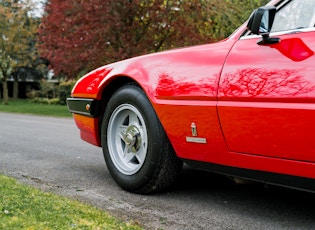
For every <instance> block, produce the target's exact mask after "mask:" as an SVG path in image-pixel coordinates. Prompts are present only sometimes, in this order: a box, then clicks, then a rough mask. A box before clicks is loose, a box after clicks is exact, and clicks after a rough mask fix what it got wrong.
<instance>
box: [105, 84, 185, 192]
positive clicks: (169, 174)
mask: <svg viewBox="0 0 315 230" xmlns="http://www.w3.org/2000/svg"><path fill="white" fill-rule="evenodd" d="M101 133H102V146H103V153H104V158H105V162H106V165H107V168H108V170H109V172H110V174H111V175H112V177H113V179H114V180H115V182H116V183H117V184H118V185H119V186H120V187H121V188H123V189H124V190H127V191H129V192H133V193H139V194H149V193H153V192H158V191H162V190H165V189H167V188H169V187H170V186H171V185H172V184H173V183H174V182H175V180H176V179H177V177H178V176H179V174H180V172H181V168H182V162H181V161H180V160H179V159H178V158H177V157H176V155H175V153H174V150H173V148H172V146H171V144H170V142H169V140H168V138H167V136H166V134H165V132H164V129H163V128H162V125H161V123H160V121H159V119H158V118H157V115H156V113H155V111H154V109H153V107H152V105H151V103H150V101H149V100H148V98H147V97H146V95H145V93H144V92H143V91H142V90H141V89H140V88H139V87H138V86H136V85H134V84H128V85H125V86H123V87H121V88H120V89H119V90H117V91H116V92H115V93H114V94H113V96H112V97H111V98H110V100H109V102H108V104H107V106H106V108H105V113H104V117H103V123H102V127H101Z"/></svg>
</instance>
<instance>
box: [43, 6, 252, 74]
mask: <svg viewBox="0 0 315 230" xmlns="http://www.w3.org/2000/svg"><path fill="white" fill-rule="evenodd" d="M257 1H258V0H257ZM235 6H237V4H234V1H222V0H214V1H204V0H200V1H188V0H183V1H175V0H128V1H127V0H123V1H117V0H67V1H63V0H50V1H49V2H48V3H47V5H46V8H45V15H44V17H43V19H42V24H41V26H40V28H39V43H38V45H39V49H40V52H41V56H42V57H43V58H45V59H48V60H49V62H50V64H51V67H52V68H53V69H54V72H55V74H56V75H59V76H63V77H65V78H76V77H78V76H80V75H82V74H84V73H86V72H87V71H90V70H92V69H94V68H96V67H99V66H101V65H104V64H106V63H110V62H113V61H117V60H121V59H125V58H129V57H132V56H136V55H140V54H144V53H150V52H156V51H160V50H164V49H170V48H174V47H181V46H187V45H195V44H201V43H206V42H207V43H209V42H211V41H213V40H218V39H220V38H222V37H223V36H225V35H226V34H224V33H222V31H221V30H220V29H219V28H220V27H219V26H220V20H221V19H222V18H223V17H222V16H220V15H222V13H227V14H228V15H230V17H226V18H227V19H224V20H225V21H228V22H230V25H232V26H233V25H234V27H233V28H232V29H235V28H236V27H237V26H238V25H239V24H238V25H235V22H239V21H240V20H235V19H236V17H237V15H240V14H239V12H240V9H238V8H236V7H235Z"/></svg>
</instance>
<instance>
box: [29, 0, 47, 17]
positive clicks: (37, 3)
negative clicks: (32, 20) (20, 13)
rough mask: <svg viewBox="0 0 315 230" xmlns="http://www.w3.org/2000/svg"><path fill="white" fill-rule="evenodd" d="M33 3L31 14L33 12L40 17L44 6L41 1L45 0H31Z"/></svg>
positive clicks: (44, 0)
mask: <svg viewBox="0 0 315 230" xmlns="http://www.w3.org/2000/svg"><path fill="white" fill-rule="evenodd" d="M31 1H32V2H33V3H34V5H35V8H34V9H33V11H32V14H34V15H35V16H36V17H40V16H42V14H43V8H44V4H43V2H46V0H31Z"/></svg>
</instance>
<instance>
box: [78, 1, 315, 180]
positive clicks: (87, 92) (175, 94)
mask: <svg viewBox="0 0 315 230" xmlns="http://www.w3.org/2000/svg"><path fill="white" fill-rule="evenodd" d="M277 2H279V1H272V2H270V3H269V4H270V5H274V4H276V3H277ZM245 30H246V26H245V25H243V26H241V27H240V28H239V29H238V30H237V31H236V32H235V33H234V34H233V35H231V36H230V37H229V38H228V39H226V40H224V41H222V42H219V43H215V44H208V45H201V46H195V47H189V48H183V49H177V50H171V51H166V52H161V53H156V54H150V55H145V56H141V57H137V58H132V59H128V60H125V61H121V62H118V63H114V64H110V65H106V66H104V67H101V68H99V69H97V70H95V71H93V72H91V73H89V74H87V75H86V76H85V77H83V78H82V79H80V81H78V83H77V84H76V86H75V87H74V89H73V91H72V97H74V98H90V99H97V100H102V96H103V92H104V90H105V91H106V90H107V86H108V85H110V83H111V82H112V81H114V80H116V79H119V78H121V77H124V78H129V79H130V80H132V81H135V82H137V83H138V84H139V85H140V86H141V88H142V89H143V90H144V92H145V93H146V95H147V97H148V98H149V100H150V101H151V103H152V106H153V107H154V109H155V111H156V113H157V116H158V118H159V119H160V121H161V123H162V125H163V127H164V129H165V131H166V133H167V135H168V137H169V139H170V142H171V143H172V145H173V147H174V150H175V152H176V154H177V156H178V157H179V158H182V159H188V160H194V161H200V162H209V163H214V164H219V165H223V166H230V167H236V168H243V169H251V170H258V171H264V172H271V173H278V174H285V175H292V176H297V177H304V178H313V179H315V141H313V137H314V136H315V122H314V117H315V76H314V75H315V65H314V63H315V57H314V52H313V50H315V40H314V36H315V31H305V32H302V33H301V34H300V35H299V36H298V37H297V36H296V34H294V33H292V34H285V35H279V37H280V38H281V41H282V42H281V43H278V44H272V45H258V44H257V43H256V41H257V40H258V39H259V38H260V36H248V37H246V38H243V37H241V35H242V34H243V33H244V31H245ZM271 60H272V61H271ZM74 119H75V121H76V124H77V126H78V127H79V128H80V130H81V138H82V139H84V140H85V141H87V142H89V143H91V144H94V145H98V146H101V141H100V130H99V127H100V124H99V123H100V120H101V119H100V118H98V117H96V118H94V117H86V116H82V115H74ZM192 126H195V127H196V130H197V133H192Z"/></svg>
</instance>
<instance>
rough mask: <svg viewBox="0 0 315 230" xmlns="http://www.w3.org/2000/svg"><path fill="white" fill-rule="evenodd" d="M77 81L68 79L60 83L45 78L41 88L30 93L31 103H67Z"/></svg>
mask: <svg viewBox="0 0 315 230" xmlns="http://www.w3.org/2000/svg"><path fill="white" fill-rule="evenodd" d="M74 84H75V81H66V82H61V83H59V84H56V83H51V82H47V81H45V80H43V81H42V82H41V84H40V85H41V88H40V90H33V91H31V92H29V93H28V97H29V99H30V102H31V103H38V104H49V105H57V104H60V105H66V103H67V102H66V101H67V98H68V97H70V96H71V90H72V88H73V86H74Z"/></svg>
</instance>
